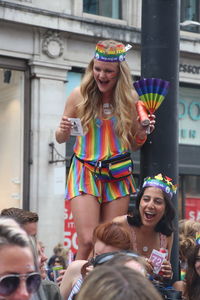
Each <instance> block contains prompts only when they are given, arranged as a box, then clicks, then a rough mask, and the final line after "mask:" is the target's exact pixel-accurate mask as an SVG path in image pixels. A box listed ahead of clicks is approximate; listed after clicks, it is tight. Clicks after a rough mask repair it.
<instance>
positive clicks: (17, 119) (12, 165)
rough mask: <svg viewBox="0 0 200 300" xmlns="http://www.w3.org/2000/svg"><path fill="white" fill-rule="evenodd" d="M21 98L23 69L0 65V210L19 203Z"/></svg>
mask: <svg viewBox="0 0 200 300" xmlns="http://www.w3.org/2000/svg"><path fill="white" fill-rule="evenodd" d="M23 100H24V72H21V71H14V70H5V69H1V68H0V140H1V147H0V157H1V168H0V199H1V201H0V209H2V208H5V207H11V206H15V207H20V205H21V202H22V199H21V195H22V173H23V172H22V170H23V122H24V118H23V113H24V108H23V104H24V102H23ZM2 141H3V142H2Z"/></svg>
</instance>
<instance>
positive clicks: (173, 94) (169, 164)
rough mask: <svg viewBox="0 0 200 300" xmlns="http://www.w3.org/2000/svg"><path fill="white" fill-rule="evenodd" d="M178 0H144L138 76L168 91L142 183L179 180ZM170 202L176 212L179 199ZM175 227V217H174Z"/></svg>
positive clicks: (145, 155) (144, 154)
mask: <svg viewBox="0 0 200 300" xmlns="http://www.w3.org/2000/svg"><path fill="white" fill-rule="evenodd" d="M179 13H180V1H179V0H173V1H172V0H159V1H158V0H143V1H142V32H141V47H142V50H141V75H142V77H143V78H148V77H154V78H161V79H164V80H168V81H169V82H170V88H169V93H168V95H167V96H166V99H165V100H164V102H163V104H162V105H161V106H160V107H159V109H158V111H157V112H156V128H155V130H154V132H153V133H152V134H150V135H149V136H148V139H147V142H146V143H145V144H144V146H143V147H142V149H141V159H140V166H141V167H140V171H141V182H142V180H143V179H144V177H147V176H152V175H156V174H158V173H163V174H165V175H166V176H168V177H170V178H172V179H173V182H175V183H176V182H178V117H177V116H178V89H179V32H180V23H179V22H180V21H179V20H180V16H179ZM173 205H174V207H175V209H176V212H177V215H178V200H177V196H176V197H174V201H173ZM175 225H176V228H177V229H178V216H177V217H176V220H175ZM171 262H172V266H173V271H174V278H173V280H174V281H176V280H179V263H178V262H179V253H178V230H176V233H175V234H174V244H173V250H172V260H171Z"/></svg>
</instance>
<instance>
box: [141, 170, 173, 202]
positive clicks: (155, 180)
mask: <svg viewBox="0 0 200 300" xmlns="http://www.w3.org/2000/svg"><path fill="white" fill-rule="evenodd" d="M171 181H172V179H171V178H169V177H167V176H163V175H162V174H158V175H156V176H154V177H146V178H145V179H144V183H143V186H142V187H143V188H144V187H148V186H154V187H156V188H159V189H161V190H162V191H163V192H165V193H166V194H167V195H168V196H169V197H170V199H171V198H172V196H173V195H174V194H176V190H177V185H173V184H172V182H171Z"/></svg>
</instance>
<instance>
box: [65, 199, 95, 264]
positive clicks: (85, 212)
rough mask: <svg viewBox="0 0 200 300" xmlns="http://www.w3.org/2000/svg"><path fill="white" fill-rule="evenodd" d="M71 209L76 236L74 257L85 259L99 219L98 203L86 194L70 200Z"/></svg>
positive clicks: (90, 248)
mask: <svg viewBox="0 0 200 300" xmlns="http://www.w3.org/2000/svg"><path fill="white" fill-rule="evenodd" d="M71 210H72V214H73V219H74V223H75V227H76V232H77V238H78V252H77V255H76V259H87V258H88V256H89V254H90V252H91V250H92V235H93V230H94V228H95V227H96V226H97V225H98V224H99V220H100V204H99V202H98V201H97V199H96V197H94V196H92V195H88V194H84V195H81V196H77V197H75V198H73V199H72V200H71Z"/></svg>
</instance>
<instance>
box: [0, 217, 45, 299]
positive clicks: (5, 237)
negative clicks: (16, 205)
mask: <svg viewBox="0 0 200 300" xmlns="http://www.w3.org/2000/svg"><path fill="white" fill-rule="evenodd" d="M40 282H41V277H40V274H39V273H38V272H37V269H36V265H35V261H34V255H33V252H32V249H31V246H30V242H29V238H28V235H27V234H26V232H25V231H24V230H23V229H22V228H20V227H19V225H18V224H17V223H16V222H15V221H14V220H11V219H5V218H4V217H1V218H0V299H3V300H29V299H31V296H32V295H33V294H34V293H35V292H36V291H37V290H38V288H39V286H40Z"/></svg>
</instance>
